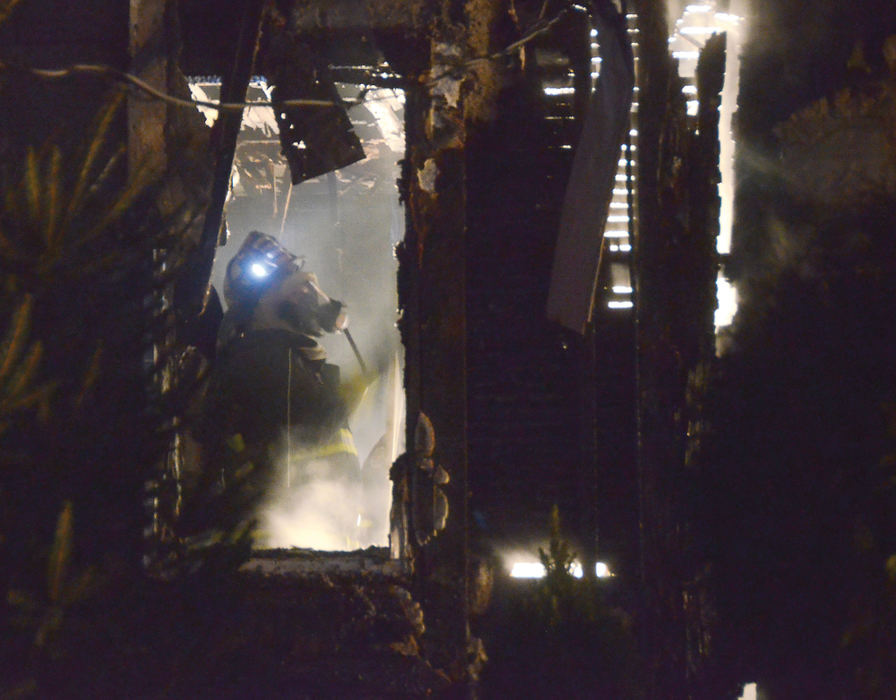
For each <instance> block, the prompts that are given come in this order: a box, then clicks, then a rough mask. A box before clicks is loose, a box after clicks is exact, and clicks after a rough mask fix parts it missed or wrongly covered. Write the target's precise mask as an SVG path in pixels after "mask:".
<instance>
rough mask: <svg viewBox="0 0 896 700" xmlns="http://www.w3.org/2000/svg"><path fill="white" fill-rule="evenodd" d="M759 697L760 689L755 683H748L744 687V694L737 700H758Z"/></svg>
mask: <svg viewBox="0 0 896 700" xmlns="http://www.w3.org/2000/svg"><path fill="white" fill-rule="evenodd" d="M757 697H759V688H757V687H756V684H755V683H747V684H746V685H745V686H744V694H743V695H741V696H740V697H739V698H738V699H737V700H756V698H757Z"/></svg>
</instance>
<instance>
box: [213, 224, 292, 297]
mask: <svg viewBox="0 0 896 700" xmlns="http://www.w3.org/2000/svg"><path fill="white" fill-rule="evenodd" d="M304 264H305V260H304V258H301V257H299V256H297V255H293V254H292V253H290V252H289V251H288V250H286V248H284V247H283V246H282V245H281V244H280V242H279V241H278V240H277V239H276V238H274V237H273V236H269V235H268V234H266V233H262V232H261V231H251V232H250V233H249V235H248V236H246V240H245V241H243V244H242V245H241V246H240V249H239V250H238V251H237V253H236V255H234V256H233V259H232V260H231V261H230V262H229V263H228V264H227V272H226V274H225V276H224V300H225V301H226V302H227V305H228V306H229V307H234V306H239V305H245V304H250V305H251V304H254V303H255V302H257V301H258V299H259V297H260V296H261V294H262V293H263V292H265V291H266V290H268V289H270V288H271V287H273V286H274V285H276V284H278V283H279V282H280V281H281V280H283V279H284V278H285V277H287V276H288V275H290V274H292V273H293V272H295V271H296V270H300V269H302V266H303V265H304Z"/></svg>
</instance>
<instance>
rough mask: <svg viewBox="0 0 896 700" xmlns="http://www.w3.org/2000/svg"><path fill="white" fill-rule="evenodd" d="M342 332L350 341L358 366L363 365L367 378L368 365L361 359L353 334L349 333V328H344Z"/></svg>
mask: <svg viewBox="0 0 896 700" xmlns="http://www.w3.org/2000/svg"><path fill="white" fill-rule="evenodd" d="M342 332H343V333H344V334H345V339H346V340H348V344H349V345H351V346H352V350H353V351H354V353H355V357H357V358H358V364H359V365H361V371H362V372H363V373H364V375H365V376H367V365H366V364H364V358H363V357H361V352H360V351H359V350H358V346H357V345H355V339H354V338H352V334H351V333H349V331H348V328H344V329H343V330H342Z"/></svg>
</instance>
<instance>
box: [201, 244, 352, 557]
mask: <svg viewBox="0 0 896 700" xmlns="http://www.w3.org/2000/svg"><path fill="white" fill-rule="evenodd" d="M303 265H304V261H303V260H301V259H299V258H298V257H296V256H295V255H293V254H292V253H290V252H289V251H287V250H286V249H285V248H283V247H282V246H281V245H280V244H279V242H278V241H277V240H276V239H274V238H273V237H271V236H268V235H266V234H264V233H261V232H258V231H253V232H251V233H250V234H249V236H248V237H247V238H246V241H245V242H244V243H243V245H242V246H241V247H240V249H239V251H238V252H237V254H236V255H235V256H234V258H233V259H232V260H231V261H230V263H229V264H228V266H227V272H226V277H225V283H224V299H225V301H226V302H227V305H228V309H227V312H226V313H225V314H224V318H223V320H222V323H221V329H220V333H219V337H218V347H217V359H216V361H215V363H214V365H213V369H212V372H211V376H210V378H209V383H208V387H207V390H206V399H205V406H204V410H203V416H202V421H201V425H200V427H199V433H200V434H199V439H200V441H201V442H202V443H203V445H204V447H205V458H204V462H205V464H206V467H205V468H204V469H203V474H202V478H201V479H200V483H199V484H198V485H197V487H196V488H195V494H194V497H193V498H192V506H191V507H188V508H185V509H184V516H185V517H184V520H185V522H187V523H189V524H190V525H192V526H193V528H194V529H207V528H209V527H214V528H219V529H221V530H223V531H225V532H227V531H233V530H235V529H239V528H244V527H248V526H249V525H250V524H255V525H256V530H255V535H254V538H255V544H256V546H270V545H271V544H272V543H274V542H276V539H275V538H274V539H272V536H273V533H270V532H266V531H265V528H264V517H263V510H271V509H273V510H279V511H281V512H282V511H283V510H284V509H295V508H301V507H302V503H303V498H304V497H305V496H306V495H307V493H308V492H309V490H310V489H311V488H312V486H314V485H316V484H318V483H320V482H321V481H326V482H327V483H328V484H330V485H331V486H332V487H333V493H334V494H339V495H340V497H339V499H338V501H337V502H333V503H331V504H330V509H329V511H328V516H329V517H327V518H325V519H324V522H320V519H318V523H317V527H319V528H322V529H323V530H325V531H326V533H325V535H326V537H325V540H324V541H327V542H330V543H332V546H333V548H336V547H337V546H338V548H346V547H351V546H352V545H353V544H354V539H355V537H356V534H355V530H356V528H357V523H356V521H357V512H358V508H357V507H356V506H354V505H353V504H352V502H353V501H356V500H357V499H358V498H359V489H360V463H359V460H358V455H357V451H356V449H355V446H354V441H353V439H352V434H351V432H350V430H349V427H348V417H349V401H348V400H347V398H346V396H345V394H344V392H343V391H342V387H341V384H340V376H339V367H338V366H336V365H333V364H331V363H328V362H327V354H326V350H325V349H324V347H323V346H322V345H321V344H320V342H319V340H318V339H319V338H320V337H321V336H322V335H323V334H324V333H334V332H337V331H340V330H344V329H345V328H346V327H347V322H348V321H347V316H346V312H345V306H344V305H343V304H342V302H340V301H337V300H334V299H330V298H329V297H328V296H327V295H326V294H325V293H324V292H323V291H322V290H321V288H320V286H319V284H318V280H317V278H316V276H315V275H314V274H313V273H310V272H306V271H305V270H304V269H303ZM259 523H260V524H261V527H260V529H259V528H258V527H257V525H258V524H259Z"/></svg>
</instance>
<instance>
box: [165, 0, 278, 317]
mask: <svg viewBox="0 0 896 700" xmlns="http://www.w3.org/2000/svg"><path fill="white" fill-rule="evenodd" d="M264 5H265V2H264V0H244V3H243V7H242V15H241V20H240V29H239V35H238V38H237V41H236V44H235V46H234V49H233V58H232V62H231V68H230V71H229V72H228V73H227V75H225V76H224V79H223V80H222V82H221V101H222V102H243V101H244V100H245V99H246V90H247V89H248V87H249V79H250V78H251V76H252V66H253V64H254V62H255V54H256V51H257V48H258V37H259V32H260V30H261V19H262V11H263V8H264ZM242 121H243V113H242V110H239V111H227V112H224V111H221V112H218V118H217V120H216V121H215V125H214V127H213V133H212V143H213V147H214V148H215V151H216V158H215V170H214V175H213V179H212V189H211V201H210V202H209V206H208V210H207V211H206V215H205V222H204V224H203V227H202V235H201V237H200V240H199V245H198V247H197V250H196V252H195V254H194V258H193V264H192V268H193V269H192V270H191V272H190V274H187V275H184V276H183V283H182V284H180V285H179V286H178V288H177V289H176V290H175V305H176V307H177V308H178V309H180V311H181V314H183V315H184V316H185V317H186V318H191V317H192V316H194V315H196V314H198V313H199V312H201V310H202V308H203V305H204V303H205V297H206V292H207V289H208V281H209V279H210V277H211V272H212V265H213V264H214V261H215V249H216V248H217V246H218V241H219V238H220V233H221V227H222V223H223V218H224V202H225V200H226V199H227V193H228V191H229V190H230V175H231V170H232V169H233V157H234V154H235V152H236V141H237V137H238V136H239V133H240V125H241V124H242Z"/></svg>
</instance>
